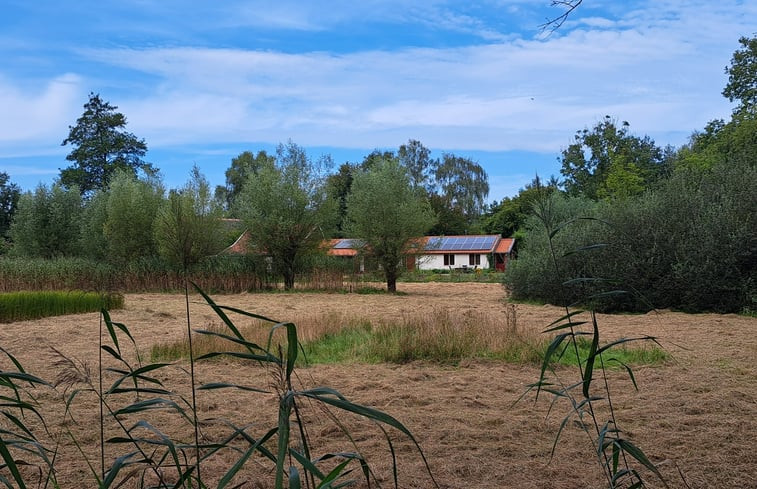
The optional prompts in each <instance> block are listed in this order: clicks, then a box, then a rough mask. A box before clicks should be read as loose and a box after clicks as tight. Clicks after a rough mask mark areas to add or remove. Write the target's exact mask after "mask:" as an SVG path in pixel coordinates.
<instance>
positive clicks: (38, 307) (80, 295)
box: [0, 291, 124, 323]
mask: <svg viewBox="0 0 757 489" xmlns="http://www.w3.org/2000/svg"><path fill="white" fill-rule="evenodd" d="M123 307H124V297H123V295H121V294H114V293H106V294H98V293H94V292H82V291H36V292H30V291H22V292H7V293H0V322H2V323H10V322H14V321H27V320H31V319H39V318H43V317H50V316H63V315H65V314H79V313H85V312H97V311H100V310H101V309H122V308H123Z"/></svg>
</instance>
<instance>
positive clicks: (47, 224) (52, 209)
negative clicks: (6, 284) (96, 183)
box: [10, 183, 82, 258]
mask: <svg viewBox="0 0 757 489" xmlns="http://www.w3.org/2000/svg"><path fill="white" fill-rule="evenodd" d="M81 209H82V201H81V195H80V194H79V190H78V189H77V188H76V187H73V188H70V189H64V188H63V187H61V186H60V185H59V184H57V183H56V184H54V185H53V186H52V187H47V186H46V185H39V186H38V187H37V188H36V189H35V190H34V192H33V193H32V192H26V193H24V194H22V195H21V197H20V198H19V201H18V209H17V211H16V214H15V216H14V219H13V223H12V224H11V228H10V235H11V239H12V240H13V252H14V253H15V254H17V255H20V256H29V257H36V258H56V257H61V256H74V255H76V254H77V253H78V244H79V221H80V219H79V216H80V215H81Z"/></svg>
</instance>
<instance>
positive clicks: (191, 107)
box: [0, 0, 757, 154]
mask: <svg viewBox="0 0 757 489" xmlns="http://www.w3.org/2000/svg"><path fill="white" fill-rule="evenodd" d="M282 8H284V7H282ZM734 12H735V14H734ZM258 13H259V12H258ZM595 13H596V12H595V11H593V10H592V11H591V16H587V17H583V18H575V19H571V23H572V26H571V25H566V26H565V28H564V29H563V30H561V31H558V32H557V33H555V34H553V35H552V36H549V37H547V38H546V39H543V40H526V39H522V38H516V39H511V38H509V37H508V36H499V37H498V36H497V35H496V33H495V32H491V33H485V35H483V37H487V38H489V39H495V38H496V39H497V40H496V42H489V43H484V44H480V45H473V46H469V47H462V48H444V49H431V48H423V49H421V48H407V49H404V50H398V51H380V50H374V51H361V52H354V53H348V54H334V53H329V52H307V53H298V54H289V53H281V52H274V51H251V50H245V49H234V48H224V49H215V48H198V47H175V48H174V47H170V48H169V47H158V48H152V49H149V48H144V49H131V48H120V49H91V50H85V51H81V52H80V53H79V54H80V56H83V57H84V58H86V59H87V60H88V61H89V62H92V63H96V64H97V65H99V66H101V67H102V68H103V70H104V71H107V70H108V69H111V68H113V69H117V70H118V71H119V72H122V71H123V70H126V71H130V72H135V73H139V74H141V75H146V76H147V77H149V79H150V80H151V81H150V82H143V83H142V85H141V86H140V88H139V90H138V91H137V92H134V93H133V94H132V95H128V94H127V95H124V96H123V98H122V99H117V100H112V102H113V103H115V104H116V105H118V106H119V109H120V110H121V111H123V112H124V113H125V114H126V115H127V117H128V120H129V129H130V130H131V131H132V132H134V133H135V134H137V135H139V136H140V137H144V138H145V139H146V140H147V141H148V143H149V144H150V146H151V147H155V146H164V145H166V146H168V145H178V144H183V143H198V142H207V143H223V142H244V141H255V142H278V141H282V140H286V139H287V138H292V139H293V140H295V141H296V142H298V143H300V144H304V145H320V146H336V147H354V148H373V147H396V146H397V145H398V144H400V143H402V142H404V141H406V140H407V139H408V138H415V139H419V140H421V141H422V142H423V143H424V144H426V145H427V146H430V147H432V148H436V149H482V150H528V151H539V152H545V153H546V152H552V153H555V154H556V153H557V152H558V151H559V149H560V147H562V146H563V145H565V144H568V143H569V142H570V137H571V136H572V134H573V133H574V132H575V131H576V130H578V129H581V128H583V127H585V126H591V125H592V124H593V123H594V122H596V121H597V120H599V119H601V118H602V117H603V116H604V115H605V114H609V115H612V116H616V117H618V118H619V119H623V120H628V121H629V122H630V123H631V128H632V130H633V131H634V132H636V133H646V134H650V135H652V136H653V137H655V138H656V139H658V142H660V143H662V144H665V143H668V142H670V143H674V144H680V143H682V142H683V141H684V139H685V137H686V135H687V134H689V133H690V132H691V131H693V130H696V129H699V128H701V127H703V125H704V124H705V123H706V122H707V121H708V120H710V119H712V118H715V117H724V116H726V115H727V113H728V111H729V108H728V107H729V105H728V104H727V102H726V101H725V99H723V98H722V97H721V96H720V91H721V90H722V88H723V86H724V83H725V81H726V79H725V75H724V74H723V67H724V66H725V65H726V64H727V63H728V61H729V59H730V54H731V53H732V52H733V50H734V49H735V48H736V47H737V39H738V37H739V36H740V35H750V34H752V33H751V32H749V29H750V28H751V29H752V30H754V27H753V26H752V25H750V23H751V22H752V19H754V18H757V12H755V7H754V6H751V5H750V4H749V3H742V2H735V1H732V2H728V1H726V2H723V3H717V4H716V3H715V2H698V3H696V2H683V1H672V0H670V1H666V2H653V3H651V4H650V7H649V8H647V9H643V10H635V11H630V12H627V13H625V14H624V15H622V16H621V17H620V18H619V19H609V18H605V17H602V16H598V15H594V14H595ZM437 14H438V17H436V20H439V19H444V22H445V23H447V24H449V26H450V27H449V28H453V29H461V30H466V29H467V30H476V29H479V28H481V29H484V27H483V26H482V25H480V24H479V23H478V21H476V19H472V18H468V17H465V16H456V15H454V14H452V13H449V12H446V11H444V10H437ZM752 14H755V16H754V17H750V15H752ZM266 16H268V17H266ZM333 16H336V14H333ZM253 17H254V16H253V15H252V13H250V14H249V15H245V13H244V12H241V13H240V19H239V22H242V23H243V22H245V18H253ZM254 18H255V19H257V21H262V20H261V19H263V20H265V19H266V18H267V19H268V20H266V22H268V23H269V25H270V26H273V27H276V26H280V27H285V28H291V29H318V28H321V27H319V26H318V25H315V24H311V23H308V21H307V20H306V16H304V17H302V18H301V17H292V16H287V15H285V12H284V11H277V10H270V11H268V12H267V13H266V15H263V16H262V17H261V16H260V15H258V16H257V17H254ZM274 19H279V20H278V22H275V21H274ZM281 19H286V22H287V23H289V25H284V24H283V22H284V21H283V20H281ZM429 20H430V21H434V18H431V17H429ZM337 21H344V20H343V19H339V20H335V19H330V20H329V22H337ZM156 80H157V82H156ZM87 82H88V80H87V79H86V78H85V76H84V75H82V74H79V75H76V74H64V75H61V76H59V77H57V78H56V79H54V80H50V81H49V83H48V84H47V86H46V87H44V89H42V90H39V91H37V92H31V91H27V90H22V89H21V88H20V87H19V85H18V84H16V83H14V81H13V80H8V79H5V80H2V79H0V93H1V94H0V104H2V106H3V107H4V109H5V112H6V117H4V118H3V119H2V125H1V126H0V142H2V143H3V144H6V145H9V146H17V145H20V144H21V143H22V142H27V143H29V142H31V143H34V142H35V141H38V142H40V143H39V145H40V146H44V145H45V144H47V143H44V144H43V143H41V142H42V141H50V140H52V141H53V142H54V143H57V142H58V140H60V137H61V128H65V127H67V126H68V125H69V124H71V123H72V122H73V120H75V117H76V115H74V116H73V117H72V114H78V113H79V112H80V107H81V104H82V100H84V99H83V98H82V97H83V96H85V95H86V92H87V91H88V90H85V89H84V88H83V87H85V86H87ZM96 91H97V90H96ZM104 95H105V97H106V98H108V97H107V94H104ZM32 146H33V145H32Z"/></svg>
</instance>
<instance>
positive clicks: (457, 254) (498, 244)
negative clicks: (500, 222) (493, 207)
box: [408, 234, 514, 271]
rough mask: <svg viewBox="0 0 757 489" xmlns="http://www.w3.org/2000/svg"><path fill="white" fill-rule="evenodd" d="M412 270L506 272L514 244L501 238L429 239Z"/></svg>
mask: <svg viewBox="0 0 757 489" xmlns="http://www.w3.org/2000/svg"><path fill="white" fill-rule="evenodd" d="M424 241H425V243H424V244H423V246H422V249H421V250H419V252H418V254H417V255H415V256H414V257H411V258H409V259H408V268H418V269H419V270H435V269H445V268H446V269H450V270H451V269H456V270H466V269H476V268H495V269H497V270H500V271H504V270H505V268H506V266H507V261H508V259H509V258H510V253H511V252H512V250H513V244H514V240H513V239H512V238H502V237H500V236H499V235H498V234H483V235H466V236H427V237H425V238H424Z"/></svg>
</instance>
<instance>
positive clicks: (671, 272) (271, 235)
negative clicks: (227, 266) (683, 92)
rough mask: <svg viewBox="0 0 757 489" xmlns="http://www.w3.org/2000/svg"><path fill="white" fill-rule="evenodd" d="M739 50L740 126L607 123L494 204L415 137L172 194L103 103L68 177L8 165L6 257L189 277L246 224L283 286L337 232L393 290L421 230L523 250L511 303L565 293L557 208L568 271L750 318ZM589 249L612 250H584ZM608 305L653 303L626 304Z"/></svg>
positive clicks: (95, 98) (748, 124) (298, 160)
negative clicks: (33, 180)
mask: <svg viewBox="0 0 757 489" xmlns="http://www.w3.org/2000/svg"><path fill="white" fill-rule="evenodd" d="M739 43H740V48H739V49H738V50H737V51H735V52H734V55H733V57H732V59H731V64H730V65H729V66H728V67H727V68H726V73H727V74H728V76H729V80H728V83H727V85H726V87H725V88H724V90H723V95H724V96H725V97H727V98H728V99H729V100H730V101H732V102H736V104H737V105H736V107H735V108H734V110H733V113H732V115H731V117H730V119H729V120H714V121H711V122H710V123H708V124H707V125H706V127H705V128H704V129H703V130H701V131H695V132H694V133H693V134H692V136H691V138H690V140H689V142H688V143H687V144H685V145H683V146H682V147H680V148H672V147H664V148H661V147H659V146H657V145H656V144H655V142H654V141H653V140H652V139H651V138H649V137H648V136H641V137H640V136H636V135H634V134H633V133H632V132H631V129H630V124H629V123H628V122H626V121H619V120H617V119H615V118H613V117H610V116H607V117H605V118H604V119H603V120H601V121H599V122H598V123H596V124H595V125H594V126H593V127H592V128H584V129H582V130H579V131H577V132H576V134H575V137H574V140H573V141H572V142H571V144H569V145H568V146H567V147H566V148H564V149H563V150H562V151H561V153H560V156H559V158H558V159H559V161H560V164H561V168H560V176H559V177H556V176H551V177H550V178H549V179H547V180H540V179H538V178H537V179H535V180H534V181H533V182H532V183H531V184H529V185H527V186H525V188H523V189H521V191H520V192H519V193H518V195H517V196H514V197H511V198H504V199H502V200H501V201H499V202H497V201H495V202H493V203H491V204H489V205H487V204H486V198H487V195H488V192H489V185H488V178H487V175H486V172H485V171H484V170H483V168H482V167H481V166H480V165H479V164H478V163H477V162H474V161H472V160H470V159H467V158H463V157H459V156H456V155H454V154H443V155H442V157H441V158H431V156H430V154H431V153H430V151H429V149H428V148H426V147H425V146H423V144H422V143H421V142H419V141H417V140H409V141H408V142H407V143H406V144H403V145H402V146H400V147H399V148H398V150H397V151H396V152H395V151H378V150H377V151H374V152H372V153H370V154H369V155H367V156H366V157H365V158H364V159H363V161H361V162H346V163H343V164H341V165H340V166H339V167H338V168H337V169H336V170H334V169H333V167H334V165H333V161H332V160H331V158H330V157H329V156H328V155H325V156H322V157H320V158H317V159H313V158H312V157H311V156H309V155H308V154H307V153H306V152H305V150H304V149H303V148H302V147H300V146H298V145H297V144H295V143H294V142H291V141H289V142H287V143H283V144H280V145H279V146H278V148H277V149H276V151H275V154H268V153H267V152H266V151H258V152H257V153H253V152H251V151H245V152H243V153H241V154H240V155H238V156H237V157H236V158H234V159H232V161H231V164H230V167H229V168H228V169H227V171H226V174H225V176H226V182H225V185H220V186H218V187H217V188H215V189H214V190H211V189H210V187H209V184H208V182H207V180H205V178H204V177H203V176H202V174H201V173H200V172H199V169H197V168H193V170H192V173H191V175H190V180H189V181H188V183H187V184H186V186H185V187H183V188H181V189H173V190H170V191H169V192H166V190H165V188H164V187H163V184H162V182H161V180H160V177H159V173H158V170H157V169H156V168H155V167H153V165H151V164H149V163H146V162H145V161H144V160H143V159H142V158H143V157H144V155H145V153H146V150H147V147H146V144H145V143H144V141H143V140H140V139H138V138H136V137H135V136H134V135H132V134H130V133H128V132H126V131H125V129H124V128H125V124H126V119H125V117H124V116H123V115H122V114H119V113H117V112H116V109H117V107H114V106H112V105H110V104H108V103H107V102H104V101H103V100H102V99H100V97H99V95H96V94H91V95H90V99H89V102H88V103H87V104H86V105H85V106H84V108H85V111H84V114H83V115H82V117H81V118H79V119H78V120H77V123H76V125H75V126H72V127H70V128H69V129H70V133H69V136H68V138H66V139H65V140H64V141H63V144H64V145H68V144H70V145H72V146H73V150H72V152H71V153H70V154H69V155H68V157H67V159H68V160H69V161H71V162H73V165H72V166H71V167H69V168H66V169H64V170H61V174H60V179H59V180H58V181H57V182H56V183H54V184H53V185H52V186H51V187H47V186H44V185H41V186H39V187H38V188H37V189H35V191H33V192H27V193H25V194H21V192H20V190H19V189H18V187H17V186H15V185H14V184H12V183H10V182H9V178H8V175H7V174H3V173H0V204H1V205H2V208H1V209H0V210H1V211H2V215H0V233H2V235H3V236H4V238H5V239H4V241H3V242H4V246H3V251H4V252H6V253H9V254H17V255H24V256H38V257H45V258H50V257H55V256H72V255H73V256H76V255H81V256H88V257H92V258H95V259H100V260H109V261H114V262H117V263H126V262H128V261H130V260H134V259H135V258H137V257H140V256H150V255H158V254H159V255H161V256H163V257H165V258H166V259H170V260H172V261H173V262H176V263H179V264H180V265H181V266H184V267H186V266H189V264H191V263H193V262H195V261H197V260H199V259H200V257H201V256H202V255H203V254H208V253H211V252H212V250H218V249H219V247H222V245H223V243H222V241H224V240H223V239H219V238H223V237H224V232H223V231H220V230H219V229H220V228H219V227H217V226H219V224H218V223H219V222H220V218H221V217H232V218H236V219H239V220H241V221H242V222H243V223H244V226H245V227H246V228H247V229H250V230H251V232H250V249H251V251H254V252H257V253H260V254H266V255H267V256H269V257H271V259H272V263H273V266H274V268H275V271H276V273H277V274H279V275H280V276H281V277H283V280H284V283H285V286H286V287H287V288H290V287H292V286H293V284H294V276H295V272H296V271H297V270H298V269H299V268H300V266H301V262H302V260H303V259H304V258H305V257H308V256H310V255H312V254H314V253H319V252H320V251H322V250H320V249H319V247H320V246H321V243H323V241H324V240H325V239H328V238H331V237H353V238H354V237H359V238H361V239H363V240H365V244H366V246H365V248H364V249H365V250H371V252H373V253H375V254H376V256H375V257H374V258H375V259H376V262H378V263H380V264H381V265H382V269H383V270H384V272H385V273H386V279H387V285H388V288H389V289H390V290H393V289H394V287H395V282H396V278H397V275H398V274H399V273H400V268H399V267H398V264H399V262H400V260H399V259H398V257H399V256H401V255H402V254H403V253H404V252H406V251H407V249H405V248H403V246H407V243H408V238H410V237H413V236H420V235H423V234H446V235H451V234H475V233H487V234H501V235H502V236H505V237H515V238H516V239H517V243H518V245H517V249H518V257H519V259H518V260H517V261H514V262H512V266H511V267H510V268H509V271H508V274H507V277H506V283H507V285H508V286H509V287H510V288H511V290H512V293H513V294H514V296H515V297H520V298H524V299H536V300H544V301H549V302H556V301H558V292H559V293H560V294H562V293H564V291H563V290H562V287H560V286H559V284H560V280H557V278H556V277H552V276H550V275H549V273H548V272H547V270H546V269H545V267H546V263H547V262H548V259H547V258H548V257H547V255H546V254H545V253H546V251H545V248H544V246H543V243H542V244H540V240H542V241H543V238H544V235H543V233H541V232H540V230H539V225H538V223H537V222H536V221H535V219H534V215H533V214H534V208H535V205H542V204H543V203H544V202H545V199H549V201H550V205H549V208H550V209H553V214H552V216H551V217H550V218H551V219H558V218H559V219H563V220H571V219H577V218H582V220H581V221H580V223H579V224H577V225H574V226H571V227H570V230H565V231H563V232H562V233H561V236H560V240H558V244H559V246H562V247H563V249H562V250H561V251H562V252H563V253H564V254H566V255H567V256H566V257H565V258H564V261H565V262H566V264H565V267H564V271H565V272H566V273H569V274H570V275H572V276H582V277H584V278H589V277H590V276H591V277H604V278H608V279H609V278H612V279H613V280H615V281H616V282H622V283H625V284H626V285H628V286H629V287H630V288H633V290H639V291H647V294H648V296H649V298H650V299H651V302H652V303H654V304H655V305H657V306H659V307H680V308H685V309H689V310H704V309H710V310H712V309H714V310H721V311H736V310H741V309H747V310H754V309H755V308H757V306H756V305H755V300H757V299H755V296H757V293H755V282H756V281H757V277H755V268H756V265H755V260H756V258H755V256H757V253H756V250H757V243H755V240H756V239H757V238H755V233H754V229H755V228H757V226H755V223H754V219H755V215H756V214H757V212H756V211H757V203H756V202H755V200H756V199H757V192H755V188H757V185H755V183H757V182H755V179H754V172H755V170H754V168H755V164H754V160H755V155H756V154H757V137H756V136H755V135H757V121H756V120H755V98H757V96H755V93H757V38H751V39H750V38H741V39H740V40H739ZM539 203H541V204H539ZM583 218H585V219H583ZM194 220H198V222H200V224H197V223H194ZM214 226H215V227H214ZM190 229H195V231H193V232H190V231H188V230H190ZM200 229H202V230H205V231H199V230H200ZM181 233H184V234H181ZM204 240H208V241H209V242H203V241H204ZM226 241H228V236H227V237H226ZM590 242H591V243H602V244H603V246H602V247H596V246H594V247H591V249H592V250H593V253H591V254H585V253H572V250H574V249H581V248H582V247H583V246H585V245H587V244H589V243H590ZM400 243H403V244H400ZM172 247H173V249H171V248H172ZM587 283H589V282H588V281H583V282H582V287H583V288H584V289H585V288H586V284H587ZM555 284H557V285H555ZM573 294H574V298H575V295H576V294H578V292H574V293H573ZM612 307H618V308H625V309H628V308H638V307H640V306H639V304H638V303H636V302H634V301H631V300H630V299H623V300H620V299H617V300H615V303H614V305H613V306H612Z"/></svg>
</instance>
